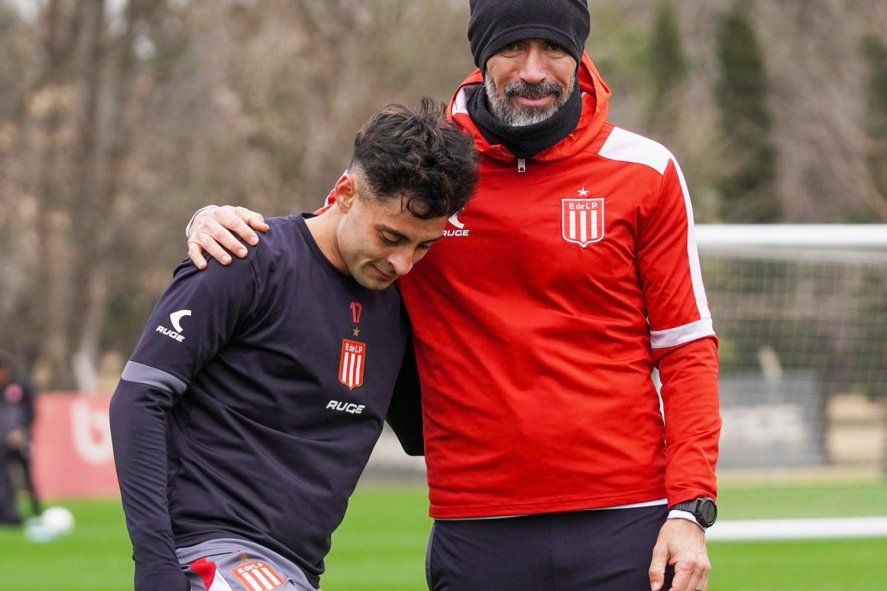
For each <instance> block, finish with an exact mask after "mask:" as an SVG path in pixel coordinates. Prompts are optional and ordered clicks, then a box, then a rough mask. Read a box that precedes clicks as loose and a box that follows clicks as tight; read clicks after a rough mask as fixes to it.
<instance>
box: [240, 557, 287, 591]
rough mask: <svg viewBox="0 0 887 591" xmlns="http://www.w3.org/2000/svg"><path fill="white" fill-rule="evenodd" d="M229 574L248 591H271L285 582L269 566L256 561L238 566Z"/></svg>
mask: <svg viewBox="0 0 887 591" xmlns="http://www.w3.org/2000/svg"><path fill="white" fill-rule="evenodd" d="M231 573H232V574H233V575H234V576H235V577H237V580H238V581H240V582H241V583H243V586H244V587H245V588H246V589H248V590H249V591H272V589H277V588H278V587H280V586H281V585H283V583H284V582H285V579H284V577H283V576H282V575H280V574H279V573H278V572H277V571H275V570H274V569H273V568H271V566H270V565H269V564H266V563H264V562H259V561H257V560H254V561H251V562H245V563H243V564H238V565H237V567H236V568H235V569H233V570H232V571H231Z"/></svg>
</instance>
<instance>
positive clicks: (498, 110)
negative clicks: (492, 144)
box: [484, 76, 578, 127]
mask: <svg viewBox="0 0 887 591" xmlns="http://www.w3.org/2000/svg"><path fill="white" fill-rule="evenodd" d="M577 79H578V76H577V77H574V78H573V85H572V86H571V87H570V90H569V91H568V92H564V93H561V95H560V96H559V97H557V100H555V102H554V104H552V105H551V106H548V107H524V106H521V105H516V104H514V103H512V102H511V100H510V99H509V98H508V96H506V91H507V88H508V85H506V87H505V90H503V91H502V92H500V91H499V90H498V89H497V88H496V85H495V84H494V83H493V81H492V79H490V78H489V77H487V76H484V88H485V89H486V91H487V98H488V99H489V102H490V112H491V113H492V114H493V116H494V117H495V118H496V119H498V120H499V121H501V122H502V123H504V124H505V125H509V126H511V127H526V126H528V125H535V124H537V123H542V122H543V121H546V120H548V119H551V117H552V116H553V115H554V114H555V113H557V112H558V110H560V108H561V107H563V106H564V105H565V104H566V102H567V101H568V100H569V99H570V95H572V94H573V91H574V90H575V89H576V81H577Z"/></svg>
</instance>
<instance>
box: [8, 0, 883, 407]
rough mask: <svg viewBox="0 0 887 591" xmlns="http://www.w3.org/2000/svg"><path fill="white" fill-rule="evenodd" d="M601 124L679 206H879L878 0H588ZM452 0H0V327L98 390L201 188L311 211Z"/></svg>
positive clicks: (400, 97)
mask: <svg viewBox="0 0 887 591" xmlns="http://www.w3.org/2000/svg"><path fill="white" fill-rule="evenodd" d="M591 4H592V34H591V37H590V40H589V44H588V50H589V53H590V54H591V56H592V58H593V59H594V60H595V62H596V63H597V65H598V67H599V68H600V70H601V72H602V74H603V76H604V78H605V80H606V81H607V82H608V84H609V85H610V86H611V88H612V89H613V93H614V94H613V101H612V108H611V120H612V121H614V122H615V123H617V124H619V125H621V126H623V127H626V128H628V129H631V130H634V131H638V132H640V133H643V134H646V135H649V136H651V137H653V138H655V139H657V140H660V141H662V142H663V143H665V144H666V145H668V146H669V148H670V149H671V150H672V151H673V152H674V153H675V154H676V156H677V157H678V158H679V160H680V161H681V163H682V165H683V167H684V171H685V173H686V175H687V179H688V182H689V185H690V189H691V192H692V193H693V195H694V202H695V207H696V217H697V221H700V222H777V221H781V222H858V221H864V222H875V221H880V222H887V3H884V2H881V1H880V0H754V1H753V0H683V1H681V2H677V1H676V0H656V1H654V2H650V1H640V0H613V1H610V2H593V3H591ZM466 28H467V2H464V1H461V0H450V1H432V0H262V1H259V0H0V337H2V338H0V347H2V348H5V349H8V350H10V351H12V352H13V353H14V354H16V355H17V356H19V357H20V358H21V359H22V360H24V362H25V364H26V365H27V366H28V367H29V368H31V369H32V370H33V371H35V373H36V376H37V378H38V379H39V381H40V383H41V384H42V385H43V386H44V387H52V388H78V389H81V390H84V391H95V390H96V389H100V388H102V385H101V384H99V383H98V382H97V376H99V375H101V373H102V369H103V368H108V369H109V373H113V372H114V371H117V370H118V369H119V366H120V360H121V359H122V358H125V356H127V355H128V353H129V351H130V349H131V347H132V346H133V344H134V342H135V340H136V339H137V337H138V334H139V332H140V330H141V327H142V324H143V322H144V320H145V318H146V316H147V314H148V312H149V310H150V307H151V306H152V304H153V302H154V301H155V300H156V298H157V296H158V294H159V291H160V289H162V287H163V286H164V285H165V284H166V283H167V282H168V280H169V278H170V269H171V268H172V266H173V265H174V264H175V263H176V262H177V261H178V260H180V259H181V258H183V256H184V252H185V245H184V235H183V228H184V224H185V222H186V221H187V219H188V218H189V217H190V215H191V213H192V212H193V211H194V210H195V209H196V208H197V207H199V206H201V205H204V204H207V203H237V204H242V205H245V206H248V207H250V208H253V209H257V210H260V211H262V212H263V213H265V214H266V215H282V214H287V213H292V212H297V211H301V210H312V209H315V208H316V207H317V206H318V205H319V204H320V203H321V201H322V199H323V198H324V197H325V195H326V194H327V192H328V190H329V188H330V187H331V186H332V184H333V183H334V181H335V180H336V178H337V177H338V175H339V174H340V173H341V172H342V170H343V169H344V168H345V167H346V166H347V163H348V156H349V154H350V150H351V143H352V141H353V137H354V134H355V133H356V131H357V129H358V128H359V126H360V125H361V123H362V122H363V121H364V120H365V119H366V118H367V117H368V116H369V115H370V114H371V113H372V112H373V111H375V110H376V109H377V108H378V107H379V106H381V105H382V104H384V103H387V102H403V103H406V104H415V103H416V101H417V100H418V98H419V97H420V96H422V95H429V96H432V97H435V98H438V99H440V100H447V99H448V98H449V96H450V94H451V93H452V92H453V90H454V89H455V87H456V86H457V84H458V83H459V81H460V80H461V79H462V78H463V77H464V76H465V75H466V74H468V73H469V72H470V71H471V69H472V68H473V65H472V62H471V56H470V54H469V51H468V42H467V39H466V35H465V32H466Z"/></svg>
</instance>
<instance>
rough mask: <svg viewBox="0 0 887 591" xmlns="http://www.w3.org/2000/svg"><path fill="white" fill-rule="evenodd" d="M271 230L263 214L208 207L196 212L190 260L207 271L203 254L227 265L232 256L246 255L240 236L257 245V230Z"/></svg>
mask: <svg viewBox="0 0 887 591" xmlns="http://www.w3.org/2000/svg"><path fill="white" fill-rule="evenodd" d="M268 228H269V226H268V224H266V223H265V218H264V216H262V214H260V213H258V212H255V211H252V210H249V209H247V208H245V207H234V206H231V205H225V206H222V207H206V208H204V209H202V210H200V211H198V212H197V214H196V215H195V216H194V219H193V220H191V224H190V225H189V227H188V229H187V234H188V258H190V259H191V262H192V263H194V266H196V267H197V268H198V269H205V268H206V259H205V258H204V255H203V253H204V252H206V253H207V254H208V255H209V256H211V257H212V258H214V259H216V260H217V261H219V262H220V263H221V264H223V265H228V264H230V263H231V254H235V255H237V256H238V257H240V258H243V257H245V256H246V253H247V250H246V247H245V246H243V244H241V242H240V240H238V237H239V238H241V239H242V240H244V241H245V242H247V243H248V244H251V245H253V246H255V245H256V244H258V243H259V236H258V234H256V232H255V230H258V231H259V232H267V231H268ZM229 253H230V254H229Z"/></svg>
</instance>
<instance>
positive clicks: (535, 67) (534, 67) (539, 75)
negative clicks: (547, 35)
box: [520, 44, 548, 84]
mask: <svg viewBox="0 0 887 591" xmlns="http://www.w3.org/2000/svg"><path fill="white" fill-rule="evenodd" d="M520 77H521V80H523V81H524V82H526V83H527V84H539V83H540V82H543V81H545V78H547V77H548V67H547V65H546V60H545V56H544V55H542V51H541V50H540V48H539V47H536V45H535V44H534V45H531V46H530V48H529V49H528V50H527V53H526V54H525V55H524V61H523V63H522V64H521V70H520Z"/></svg>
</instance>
